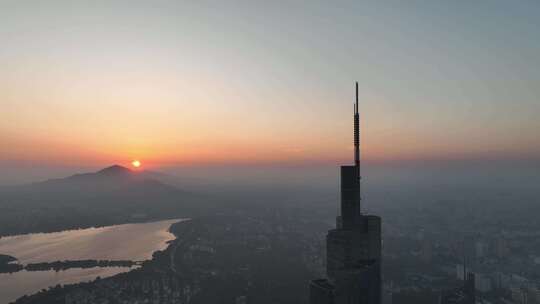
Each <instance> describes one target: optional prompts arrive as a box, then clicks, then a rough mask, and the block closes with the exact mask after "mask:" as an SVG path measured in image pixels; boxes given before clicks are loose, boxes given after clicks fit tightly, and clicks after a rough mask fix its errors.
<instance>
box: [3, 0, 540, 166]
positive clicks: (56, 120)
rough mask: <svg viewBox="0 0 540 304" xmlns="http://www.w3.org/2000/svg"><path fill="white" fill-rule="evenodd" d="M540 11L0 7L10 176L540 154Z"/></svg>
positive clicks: (346, 6)
mask: <svg viewBox="0 0 540 304" xmlns="http://www.w3.org/2000/svg"><path fill="white" fill-rule="evenodd" d="M539 37H540V2H538V1H496V0H494V1H320V2H317V1H305V2H303V1H283V2H281V1H265V2H263V1H260V2H259V1H245V2H241V1H232V2H229V1H215V2H206V1H186V2H182V1H134V0H130V1H73V0H69V1H15V0H14V1H9V0H0V109H1V110H0V112H1V113H2V115H1V119H0V147H1V149H0V167H1V166H4V167H10V168H13V167H14V166H15V167H16V166H17V165H18V164H26V165H28V164H35V165H44V164H46V165H62V166H66V165H67V166H70V165H77V166H81V164H84V165H88V166H101V165H107V164H111V163H129V161H131V160H132V159H135V158H137V159H140V160H141V161H142V162H143V164H145V165H148V164H150V165H151V166H169V165H178V164H205V165H207V164H231V163H244V164H252V163H254V164H260V163H271V164H273V163H312V162H314V163H318V162H322V163H333V162H335V163H338V162H342V161H344V160H348V159H351V158H352V132H351V128H352V110H353V104H352V103H353V98H354V81H355V80H358V81H359V87H360V94H359V95H360V111H361V120H362V131H361V132H362V145H363V147H362V153H363V159H365V160H368V161H391V160H414V161H422V160H433V159H436V160H448V159H495V160H497V159H537V158H538V155H540V136H539V134H538V132H539V130H540V100H539V99H540V39H539Z"/></svg>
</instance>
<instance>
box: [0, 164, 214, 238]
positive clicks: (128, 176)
mask: <svg viewBox="0 0 540 304" xmlns="http://www.w3.org/2000/svg"><path fill="white" fill-rule="evenodd" d="M159 175H160V173H157V172H146V171H140V172H139V171H133V170H130V169H128V168H125V167H122V166H119V165H113V166H110V167H107V168H104V169H102V170H99V171H97V172H92V173H82V174H75V175H72V176H69V177H66V178H60V179H51V180H47V181H44V182H38V183H33V184H28V185H22V186H15V187H6V188H4V189H2V190H1V191H0V235H3V234H13V233H23V232H36V231H55V230H62V229H67V228H79V227H88V226H101V225H108V224H116V223H124V222H133V221H144V220H151V219H165V218H172V217H187V216H191V215H192V214H194V213H198V212H199V211H200V210H202V209H201V208H203V206H204V204H205V201H207V199H205V198H203V197H202V196H200V195H197V194H194V193H192V192H188V191H185V190H180V189H179V188H177V187H174V186H171V185H169V184H166V183H163V182H161V181H159V180H158V179H157V178H156V177H158V176H159ZM14 219H18V220H17V221H15V220H14Z"/></svg>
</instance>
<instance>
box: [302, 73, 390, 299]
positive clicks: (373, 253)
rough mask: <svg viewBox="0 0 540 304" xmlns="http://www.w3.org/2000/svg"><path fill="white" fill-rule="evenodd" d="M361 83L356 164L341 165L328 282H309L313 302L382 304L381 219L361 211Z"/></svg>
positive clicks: (329, 239)
mask: <svg viewBox="0 0 540 304" xmlns="http://www.w3.org/2000/svg"><path fill="white" fill-rule="evenodd" d="M359 127H360V121H359V114H358V82H357V83H356V102H355V104H354V165H352V166H341V215H339V216H338V217H337V218H336V229H332V230H329V231H328V234H327V235H326V259H327V261H326V276H327V278H326V279H317V280H312V281H311V283H310V303H312V304H315V303H317V304H318V303H321V304H322V303H324V304H330V303H332V304H380V303H381V281H382V280H381V218H380V217H378V216H375V215H366V214H363V213H362V212H361V209H360V200H361V198H360V130H359Z"/></svg>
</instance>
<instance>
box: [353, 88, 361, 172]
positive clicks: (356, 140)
mask: <svg viewBox="0 0 540 304" xmlns="http://www.w3.org/2000/svg"><path fill="white" fill-rule="evenodd" d="M354 165H355V166H356V167H357V168H358V178H360V118H359V115H358V82H356V103H355V104H354Z"/></svg>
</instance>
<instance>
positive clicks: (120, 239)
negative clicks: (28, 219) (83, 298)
mask: <svg viewBox="0 0 540 304" xmlns="http://www.w3.org/2000/svg"><path fill="white" fill-rule="evenodd" d="M179 221H181V220H179V219H177V220H165V221H157V222H150V223H138V224H123V225H114V226H107V227H100V228H88V229H78V230H67V231H62V232H53V233H34V234H25V235H16V236H9V237H2V238H0V254H7V255H11V256H14V257H16V258H17V259H18V260H19V263H21V264H28V263H35V262H53V261H58V260H85V259H93V260H134V261H142V260H148V259H151V258H152V253H153V252H154V251H157V250H162V249H165V248H166V247H167V242H168V241H170V240H173V239H174V235H173V234H172V233H170V232H169V231H168V229H169V227H170V225H171V224H173V223H176V222H179ZM129 270H130V268H128V267H104V268H100V267H95V268H89V269H80V268H72V269H68V270H65V271H59V272H56V271H34V272H28V271H20V272H17V273H13V274H0V303H9V302H10V301H14V300H15V299H17V298H19V297H21V296H23V295H25V294H32V293H35V292H37V291H39V290H41V289H43V288H47V287H49V286H55V285H57V284H67V283H77V282H83V281H91V280H93V279H95V278H96V277H98V276H100V277H102V278H103V277H108V276H112V275H115V274H118V273H121V272H126V271H129Z"/></svg>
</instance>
